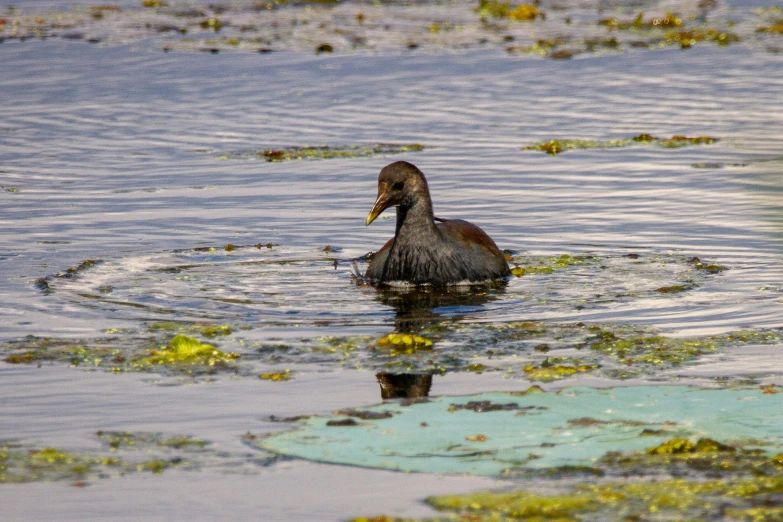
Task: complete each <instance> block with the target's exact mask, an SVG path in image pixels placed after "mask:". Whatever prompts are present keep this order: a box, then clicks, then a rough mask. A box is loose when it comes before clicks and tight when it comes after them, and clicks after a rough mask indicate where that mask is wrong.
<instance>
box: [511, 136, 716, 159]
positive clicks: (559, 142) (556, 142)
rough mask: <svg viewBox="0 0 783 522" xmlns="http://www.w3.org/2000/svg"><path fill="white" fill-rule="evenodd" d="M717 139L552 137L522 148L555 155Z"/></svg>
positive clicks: (678, 145) (684, 144)
mask: <svg viewBox="0 0 783 522" xmlns="http://www.w3.org/2000/svg"><path fill="white" fill-rule="evenodd" d="M717 141H718V138H713V137H710V136H694V137H689V136H682V135H675V136H672V137H671V138H656V137H655V136H653V135H651V134H646V133H644V134H639V135H637V136H634V137H632V138H619V139H614V140H577V139H552V140H549V141H543V142H540V143H534V144H532V145H526V146H525V147H524V150H538V151H541V152H546V153H547V154H549V155H550V156H555V155H557V154H560V153H561V152H565V151H567V150H573V149H614V148H619V147H628V146H630V145H639V144H641V145H647V144H655V145H658V146H659V147H663V148H667V149H677V148H681V147H687V146H689V145H710V144H713V143H715V142H717Z"/></svg>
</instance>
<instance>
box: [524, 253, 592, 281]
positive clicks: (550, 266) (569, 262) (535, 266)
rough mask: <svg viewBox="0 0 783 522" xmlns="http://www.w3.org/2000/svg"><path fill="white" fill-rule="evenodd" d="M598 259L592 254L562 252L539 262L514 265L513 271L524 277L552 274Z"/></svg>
mask: <svg viewBox="0 0 783 522" xmlns="http://www.w3.org/2000/svg"><path fill="white" fill-rule="evenodd" d="M597 260H598V258H597V257H594V256H591V255H576V256H572V255H569V254H562V255H560V256H553V257H548V258H546V259H540V260H538V262H533V263H531V264H527V265H523V266H514V268H512V269H511V273H512V274H513V275H515V276H516V277H522V276H525V275H532V274H551V273H552V272H554V271H556V270H562V269H564V268H568V267H572V266H577V265H584V264H587V263H594V262H596V261H597Z"/></svg>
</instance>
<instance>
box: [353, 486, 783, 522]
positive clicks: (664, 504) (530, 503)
mask: <svg viewBox="0 0 783 522" xmlns="http://www.w3.org/2000/svg"><path fill="white" fill-rule="evenodd" d="M782 488H783V479H781V478H748V479H739V480H733V481H715V480H713V481H691V480H685V479H668V480H661V481H657V482H637V483H622V482H613V483H607V484H587V483H582V484H577V485H576V486H574V487H573V489H572V491H571V492H570V493H568V494H554V495H543V494H537V493H531V492H528V491H524V490H520V491H513V492H502V493H492V492H484V493H472V494H468V495H443V496H437V497H430V498H428V499H427V503H428V504H430V505H431V506H432V507H434V508H435V509H437V510H439V511H444V512H447V513H453V514H454V515H456V518H452V517H449V518H447V519H446V520H458V519H459V520H464V519H465V518H463V517H467V519H468V520H471V521H476V522H483V521H496V520H508V519H513V520H540V521H543V520H547V521H553V520H563V521H564V520H671V519H677V520H686V519H691V520H703V518H702V517H704V516H705V515H707V514H708V513H710V512H712V511H713V510H714V508H715V505H716V504H718V503H720V504H722V510H723V511H724V512H725V513H726V514H729V516H730V517H731V518H732V519H739V520H753V521H764V520H779V519H778V518H775V517H776V516H777V515H778V514H779V513H781V512H782V510H781V508H779V507H776V506H775V504H776V502H775V499H776V496H777V495H778V494H779V491H780V490H781V489H782ZM767 502H772V507H770V506H764V505H763V504H764V503H767ZM759 504H761V505H762V507H758V505H759ZM708 518H709V519H712V517H709V516H708ZM355 520H362V519H355ZM368 520H369V519H368Z"/></svg>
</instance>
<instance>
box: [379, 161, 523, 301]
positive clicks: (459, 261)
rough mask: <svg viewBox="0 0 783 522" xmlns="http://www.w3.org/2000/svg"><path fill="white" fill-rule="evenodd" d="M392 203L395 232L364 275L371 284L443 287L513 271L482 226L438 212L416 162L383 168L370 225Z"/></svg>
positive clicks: (482, 280) (504, 276)
mask: <svg viewBox="0 0 783 522" xmlns="http://www.w3.org/2000/svg"><path fill="white" fill-rule="evenodd" d="M389 207H396V208H397V224H396V226H395V230H394V237H393V238H391V239H390V240H389V241H388V242H386V244H385V245H383V247H381V249H380V250H378V251H377V252H376V253H375V255H374V256H372V258H371V259H370V262H369V264H368V266H367V270H366V271H365V275H364V278H365V279H366V280H368V281H370V282H371V283H373V284H376V285H396V284H403V285H405V284H407V285H429V286H438V287H441V286H449V285H464V284H476V283H486V282H490V281H493V280H501V279H505V280H507V279H508V278H509V277H510V276H511V271H510V269H509V267H508V262H507V261H506V257H505V256H504V255H503V252H501V250H500V249H499V248H498V247H497V245H496V244H495V242H494V241H493V240H492V238H491V237H489V236H488V235H487V233H486V232H484V231H483V230H482V229H481V228H479V227H478V226H476V225H474V224H472V223H469V222H467V221H464V220H461V219H440V218H436V217H435V216H434V214H433V211H432V199H431V197H430V190H429V187H428V185H427V179H426V178H425V177H424V174H423V173H422V171H421V170H419V169H418V167H416V166H415V165H413V164H412V163H408V162H407V161H396V162H394V163H391V164H389V165H387V166H385V167H384V168H383V169H381V172H380V174H379V175H378V197H377V199H376V200H375V204H374V205H373V207H372V210H370V213H369V214H368V215H367V220H366V222H365V223H366V226H369V225H370V224H371V223H372V222H373V221H375V220H376V219H377V218H378V216H380V215H381V214H382V213H383V211H384V210H386V209H387V208H389Z"/></svg>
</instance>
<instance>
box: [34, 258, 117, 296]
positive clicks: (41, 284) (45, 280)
mask: <svg viewBox="0 0 783 522" xmlns="http://www.w3.org/2000/svg"><path fill="white" fill-rule="evenodd" d="M102 263H103V261H102V260H100V259H86V260H84V261H82V262H81V263H79V264H78V265H76V266H73V267H70V268H67V269H65V270H64V271H62V272H58V273H56V274H52V275H48V276H46V277H42V278H40V279H38V280H36V281H35V286H36V287H37V288H38V289H39V290H41V291H42V292H44V293H45V294H49V293H51V292H53V291H54V289H53V287H52V284H53V283H55V282H56V281H57V280H58V279H74V278H76V277H79V276H80V275H81V273H82V272H84V271H85V270H87V269H89V268H92V267H94V266H98V265H100V264H102Z"/></svg>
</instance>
